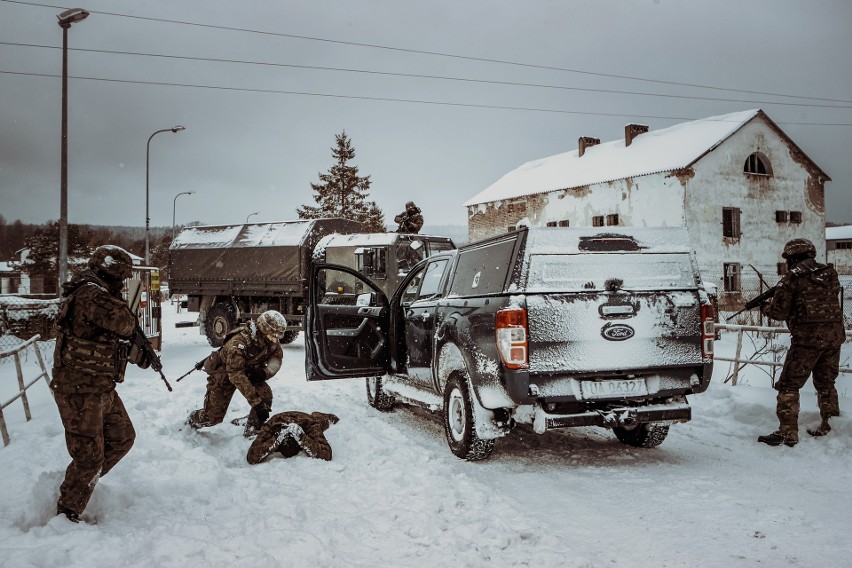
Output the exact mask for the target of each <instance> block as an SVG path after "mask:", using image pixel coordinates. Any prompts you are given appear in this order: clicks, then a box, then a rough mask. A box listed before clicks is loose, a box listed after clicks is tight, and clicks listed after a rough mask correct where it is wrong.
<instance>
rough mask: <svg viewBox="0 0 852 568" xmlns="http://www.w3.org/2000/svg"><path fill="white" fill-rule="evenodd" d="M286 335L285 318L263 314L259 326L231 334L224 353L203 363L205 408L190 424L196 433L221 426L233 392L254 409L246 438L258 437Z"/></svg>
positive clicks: (250, 325) (192, 416) (273, 313)
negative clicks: (272, 379)
mask: <svg viewBox="0 0 852 568" xmlns="http://www.w3.org/2000/svg"><path fill="white" fill-rule="evenodd" d="M285 331H287V320H285V319H284V316H283V315H281V313H279V312H277V311H275V310H268V311H266V312H263V313H262V314H260V316H259V317H258V318H257V322H254V321H251V322H249V323H248V324H247V325H244V326H241V327H238V328H236V329H234V330H233V331H231V332H230V333H228V335H227V336H226V337H225V344H224V345H223V346H222V347H221V349H219V350H218V351H214V352H213V353H211V354H210V355H209V356H208V357H207V359H205V361H204V370H205V371H206V372H207V373H208V375H209V376H208V378H207V393H206V394H205V396H204V406H203V407H202V408H199V409H198V410H194V411H192V412H191V413H190V415H189V417H188V418H187V419H186V422H187V424H189V425H190V426H191V427H193V428H195V429H199V428H206V427H208V426H215V425H216V424H220V423H221V422H222V420H224V419H225V414H226V413H227V412H228V406H229V405H230V404H231V398H232V397H233V396H234V392H235V391H237V390H239V391H240V393H242V395H243V396H244V397H245V398H246V400H247V401H248V403H249V405H250V406H251V411H250V412H249V415H248V421H247V422H246V425H245V431H244V435H245V436H246V437H247V438H248V437H251V436H253V435H255V434H257V431H258V430H259V429H260V427H261V426H262V425H263V423H264V422H266V420H267V419H268V418H269V412H270V410H271V408H272V389H270V388H269V385H268V384H266V381H267V380H269V379H271V378H272V377H273V376H274V375H275V373H277V372H278V370H279V369H280V368H281V363H282V361H283V358H284V354H283V351H282V350H281V344H280V343H279V340H280V339H281V338H282V337H284V332H285Z"/></svg>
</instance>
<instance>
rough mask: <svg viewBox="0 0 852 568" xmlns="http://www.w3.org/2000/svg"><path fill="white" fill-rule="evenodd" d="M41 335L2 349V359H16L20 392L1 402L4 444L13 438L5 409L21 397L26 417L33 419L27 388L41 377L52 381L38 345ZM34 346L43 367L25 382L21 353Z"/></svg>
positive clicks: (28, 419)
mask: <svg viewBox="0 0 852 568" xmlns="http://www.w3.org/2000/svg"><path fill="white" fill-rule="evenodd" d="M39 339H40V338H39V336H38V335H34V336H32V337H31V338H29V339H28V340H27V341H24V342H23V343H21V344H20V345H18V346H17V347H14V348H12V349H9V350H3V349H0V361H4V360H8V359H10V358H11V359H12V360H14V361H15V370H16V371H17V374H18V394H16V395H15V396H13V397H12V398H11V399H9V400H7V401H6V402H4V403H2V404H0V435H2V437H3V445H4V446H8V445H9V442H10V441H11V438H10V437H9V430H8V429H7V428H6V418H5V417H4V416H3V409H4V408H6V407H8V406H9V405H10V404H12V403H13V402H15V401H16V400H18V399H19V398H20V399H21V402H22V403H23V405H24V417H25V418H26V419H27V422H29V421H30V420H32V415H31V414H30V402H29V400H27V389H28V388H30V387H31V386H33V385H34V384H36V383H37V382H38V381H39V379H44V381H45V382H46V383H48V384H49V383H50V374H48V372H47V367H46V366H45V364H44V358H43V357H42V355H41V351H40V350H39V347H38V341H39ZM30 346H32V348H33V351H34V352H35V354H36V357H37V358H38V364H39V367H40V368H41V372H40V373H39V375H38V376H37V377H36V378H34V379H33V380H31V381H30V382H29V383H25V382H24V371H23V367H22V366H21V355H22V353H26V351H27V350H28V348H29V347H30Z"/></svg>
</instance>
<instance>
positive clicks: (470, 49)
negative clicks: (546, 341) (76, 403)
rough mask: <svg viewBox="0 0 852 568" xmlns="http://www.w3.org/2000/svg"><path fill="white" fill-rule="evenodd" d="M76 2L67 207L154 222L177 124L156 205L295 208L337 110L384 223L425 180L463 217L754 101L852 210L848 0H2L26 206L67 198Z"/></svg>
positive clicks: (9, 111) (201, 216)
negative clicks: (494, 199)
mask: <svg viewBox="0 0 852 568" xmlns="http://www.w3.org/2000/svg"><path fill="white" fill-rule="evenodd" d="M75 7H76V8H83V9H85V10H87V11H89V12H90V13H91V15H90V16H89V18H88V19H87V20H85V21H83V22H80V23H77V24H75V25H74V26H73V27H72V28H71V29H70V30H69V49H70V51H69V75H70V76H71V77H72V78H71V79H70V81H69V182H68V187H69V192H68V194H69V214H68V219H69V222H70V223H89V224H98V225H136V226H144V224H145V178H146V144H147V142H148V138H149V136H151V134H152V133H154V132H155V131H157V130H160V129H164V128H169V127H171V126H173V125H183V126H185V127H186V131H184V132H180V133H177V134H172V133H171V132H166V133H162V134H158V135H157V136H155V137H154V138H153V140H152V141H151V151H150V201H151V225H152V226H168V225H171V223H172V215H173V207H174V203H175V201H174V198H175V196H176V195H177V194H178V193H179V192H182V191H195V194H194V195H189V196H181V197H180V199H178V200H177V207H176V212H175V214H176V219H177V223H178V224H181V223H187V222H190V221H199V222H201V223H203V224H221V223H233V222H242V221H244V220H245V218H246V217H247V216H248V215H249V214H250V213H253V212H255V211H259V214H258V215H255V216H253V217H252V218H251V220H252V221H253V222H257V221H274V220H285V219H294V218H296V214H295V210H296V207H297V206H299V205H302V204H313V201H312V199H311V196H312V192H311V189H310V185H309V184H310V183H311V182H316V181H318V173H319V172H325V171H326V170H328V168H329V167H330V166H331V165H332V163H333V162H332V156H331V147H332V146H333V145H334V135H335V134H337V133H339V132H341V131H342V130H345V131H346V133H347V134H348V135H349V136H350V137H351V139H352V142H353V144H354V147H355V149H356V152H357V156H356V158H355V160H354V162H353V163H354V164H355V165H357V166H359V168H360V170H361V175H370V176H371V179H372V182H373V185H372V188H371V190H370V197H371V198H372V199H374V200H375V201H377V202H378V204H379V206H380V207H381V208H382V209H383V210H384V212H385V216H386V219H387V220H388V221H392V217H393V215H394V214H396V213H398V212H399V211H400V210H402V208H403V205H404V203H405V202H406V201H407V200H409V199H413V200H415V201H416V202H417V203H418V204H419V205H420V206H421V208H422V209H423V212H424V215H425V217H426V223H427V225H429V224H445V223H446V224H459V225H464V224H466V219H467V217H466V212H465V209H464V208H463V207H462V206H461V204H462V203H464V201H465V200H467V199H468V198H470V197H472V196H473V195H475V194H477V193H479V192H480V191H482V190H483V189H485V188H486V187H488V186H489V185H490V184H492V183H493V182H495V181H496V180H497V179H499V178H500V177H501V176H502V175H504V174H505V173H507V172H509V171H510V170H512V169H514V168H516V167H517V166H519V165H520V164H522V163H523V162H526V161H528V160H533V159H538V158H543V157H546V156H551V155H554V154H558V153H560V152H565V151H569V150H573V149H576V147H577V139H578V137H580V136H593V137H596V138H600V139H601V140H602V141H607V140H613V139H616V138H620V137H621V136H622V135H623V127H624V125H625V124H626V123H629V122H641V123H644V124H648V125H649V126H650V127H651V128H652V129H659V128H665V127H667V126H671V125H672V124H675V123H678V122H684V121H686V120H691V119H697V118H703V117H707V116H713V115H719V114H725V113H729V112H734V111H738V110H745V109H751V108H762V109H764V110H765V111H766V112H767V114H768V115H769V116H770V118H772V119H773V120H774V121H775V122H776V123H778V124H779V125H780V126H781V128H782V129H784V130H785V131H786V132H787V134H788V135H789V136H790V137H791V138H792V139H793V140H794V141H795V142H796V143H797V144H798V145H799V147H800V148H801V149H802V150H803V151H804V152H805V153H806V154H807V155H808V156H810V157H811V158H812V159H813V160H814V161H815V162H816V163H817V164H818V165H819V166H820V167H821V168H822V169H823V170H825V171H826V172H827V173H828V175H829V176H831V178H832V180H833V181H831V182H829V183H828V184H827V189H826V202H827V220H829V221H834V222H846V221H849V222H852V191H850V190H852V155H850V152H852V150H850V149H851V148H852V32H850V30H852V2H849V1H848V0H802V1H793V0H749V1H743V0H708V1H692V2H686V1H674V0H609V1H607V0H601V1H594V2H593V1H583V2H580V1H572V0H558V1H546V0H526V1H524V2H517V1H511V2H510V1H500V0H498V1H495V0H487V1H486V0H464V1H459V0H430V1H428V2H413V1H411V2H407V1H402V0H361V1H354V0H323V1H317V0H304V1H302V0H298V1H289V0H287V1H285V0H243V1H239V2H237V1H233V0H231V1H227V0H181V1H180V2H175V1H167V0H138V1H132V2H131V1H115V0H82V2H81V3H80V4H67V5H59V4H50V5H48V4H47V3H45V2H35V1H32V2H30V1H13V0H0V196H2V205H0V214H1V215H3V216H4V217H5V218H6V220H7V221H13V220H15V219H21V220H22V221H25V222H37V223H40V222H44V221H48V220H53V219H58V217H59V200H60V132H61V130H60V126H61V79H60V77H61V72H62V52H61V46H62V30H61V29H60V28H59V26H58V25H57V19H56V15H57V14H59V13H60V12H61V11H62V10H64V9H66V8H75ZM22 44H26V45H22ZM136 54H140V55H136ZM141 54H145V55H141ZM226 60H227V61H226ZM330 68H334V69H337V70H331V69H330ZM344 69H345V70H344ZM347 70H348V71H347ZM406 74H407V75H409V76H404V75H406ZM410 75H418V76H419V77H412V76H410ZM426 76H428V77H426ZM439 77H442V78H439ZM522 84H523V85H522ZM533 85H535V86H533ZM711 87H712V88H711ZM643 93H644V94H643ZM799 97H800V98H799ZM831 106H834V107H835V108H829V107H831Z"/></svg>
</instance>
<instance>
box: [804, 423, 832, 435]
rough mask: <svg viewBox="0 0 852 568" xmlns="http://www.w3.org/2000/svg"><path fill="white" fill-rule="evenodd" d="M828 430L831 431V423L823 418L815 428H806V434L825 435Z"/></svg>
mask: <svg viewBox="0 0 852 568" xmlns="http://www.w3.org/2000/svg"><path fill="white" fill-rule="evenodd" d="M829 432H831V425H829V423H828V420H823V421H822V423H820V425H819V426H817V427H816V428H808V434H810V435H811V436H814V437H819V436H825V435H826V434H828V433H829Z"/></svg>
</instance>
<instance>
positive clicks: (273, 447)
mask: <svg viewBox="0 0 852 568" xmlns="http://www.w3.org/2000/svg"><path fill="white" fill-rule="evenodd" d="M338 420H339V419H338V418H337V416H335V415H334V414H327V413H325V412H312V413H311V414H307V413H305V412H299V411H296V410H293V411H289V412H280V413H278V414H276V415H274V416H272V417H271V418H270V419H269V420H268V421H267V422H266V424H264V425H263V427H262V428H261V429H260V432H259V433H258V434H257V438H255V439H254V441H253V442H252V444H251V446H250V447H249V450H248V454H247V455H246V461H248V463H250V464H256V463H260V462H262V461H263V460H265V459H266V458H267V457H269V456H270V455H272V454H274V453H276V452H278V450H279V447H280V446H281V442H280V441H279V434H280V433H281V431H282V430H284V429H285V428H287V426H289V425H290V424H298V425H299V426H300V427H301V428H302V430H304V432H305V435H304V436H303V437H302V439H301V441H300V443H299V445H300V446H301V449H302V450H304V452H305V453H306V454H308V455H309V456H311V457H314V458H317V459H321V460H326V461H331V445H329V443H328V440H327V439H326V437H325V431H326V430H328V428H329V426H330V425H332V424H336V423H337V422H338ZM287 457H289V456H287Z"/></svg>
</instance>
